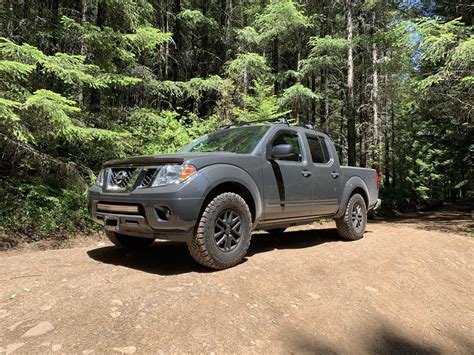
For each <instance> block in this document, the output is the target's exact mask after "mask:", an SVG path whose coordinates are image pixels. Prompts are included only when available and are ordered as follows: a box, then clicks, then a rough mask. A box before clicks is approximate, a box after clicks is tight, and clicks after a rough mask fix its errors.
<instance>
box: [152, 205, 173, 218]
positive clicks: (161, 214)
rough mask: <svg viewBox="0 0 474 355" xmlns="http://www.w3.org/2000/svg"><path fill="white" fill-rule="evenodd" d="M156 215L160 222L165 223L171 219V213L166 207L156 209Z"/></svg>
mask: <svg viewBox="0 0 474 355" xmlns="http://www.w3.org/2000/svg"><path fill="white" fill-rule="evenodd" d="M155 210H156V214H157V215H158V218H159V219H161V220H162V221H167V220H169V219H170V217H171V211H170V209H169V208H168V207H165V206H161V207H156V208H155Z"/></svg>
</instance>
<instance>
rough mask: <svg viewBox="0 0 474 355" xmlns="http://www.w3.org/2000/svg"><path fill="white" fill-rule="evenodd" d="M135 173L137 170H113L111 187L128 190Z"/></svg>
mask: <svg viewBox="0 0 474 355" xmlns="http://www.w3.org/2000/svg"><path fill="white" fill-rule="evenodd" d="M134 171H135V169H112V172H111V176H110V184H109V187H110V188H114V187H115V188H121V189H123V188H126V187H127V185H128V183H129V182H130V179H131V178H132V175H133V172H134Z"/></svg>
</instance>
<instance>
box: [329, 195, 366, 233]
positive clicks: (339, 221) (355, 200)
mask: <svg viewBox="0 0 474 355" xmlns="http://www.w3.org/2000/svg"><path fill="white" fill-rule="evenodd" d="M357 206H358V207H360V209H361V213H360V215H361V216H362V218H361V226H360V228H356V227H355V226H354V223H353V220H352V218H353V216H352V214H353V212H354V208H357ZM356 215H357V214H356ZM335 220H336V226H337V232H338V233H339V236H340V237H341V238H343V239H346V240H357V239H360V238H362V237H363V236H364V232H365V228H366V226H367V207H366V205H365V201H364V198H363V197H362V196H361V195H359V194H354V195H352V196H351V198H350V199H349V202H347V206H346V210H345V212H344V215H343V216H342V217H340V218H336V219H335Z"/></svg>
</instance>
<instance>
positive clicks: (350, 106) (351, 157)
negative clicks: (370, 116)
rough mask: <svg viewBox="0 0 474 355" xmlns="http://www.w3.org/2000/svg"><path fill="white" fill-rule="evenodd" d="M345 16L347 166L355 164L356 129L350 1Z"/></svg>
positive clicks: (349, 0) (348, 0)
mask: <svg viewBox="0 0 474 355" xmlns="http://www.w3.org/2000/svg"><path fill="white" fill-rule="evenodd" d="M346 16H347V42H348V50H347V164H348V165H351V166H355V164H356V129H355V107H354V59H353V48H352V37H353V24H352V1H351V0H346Z"/></svg>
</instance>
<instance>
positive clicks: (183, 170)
mask: <svg viewBox="0 0 474 355" xmlns="http://www.w3.org/2000/svg"><path fill="white" fill-rule="evenodd" d="M196 173H197V170H196V168H195V167H194V166H192V165H189V164H183V165H176V164H169V165H165V166H163V167H162V168H161V169H160V171H159V172H158V174H157V175H156V178H155V180H154V181H153V184H151V186H152V187H156V186H166V185H175V184H179V183H181V182H183V181H186V180H187V179H189V178H190V177H191V176H192V175H194V174H196Z"/></svg>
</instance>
